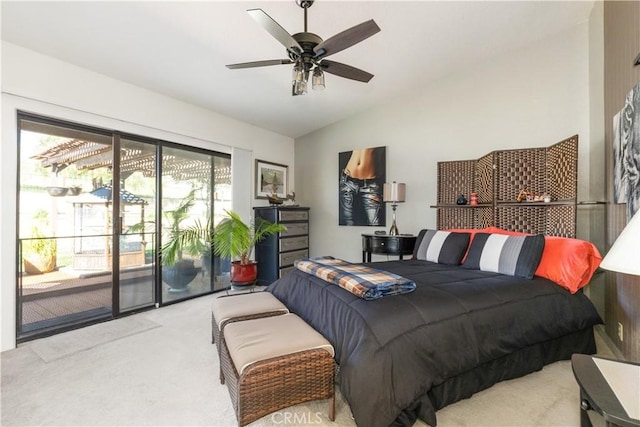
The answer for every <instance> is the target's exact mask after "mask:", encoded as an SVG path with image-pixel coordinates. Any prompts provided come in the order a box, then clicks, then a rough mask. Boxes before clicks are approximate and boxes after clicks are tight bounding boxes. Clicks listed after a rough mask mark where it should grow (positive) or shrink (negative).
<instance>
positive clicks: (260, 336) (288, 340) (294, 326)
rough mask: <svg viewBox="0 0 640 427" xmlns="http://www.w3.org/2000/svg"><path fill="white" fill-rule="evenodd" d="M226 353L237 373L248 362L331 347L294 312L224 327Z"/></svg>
mask: <svg viewBox="0 0 640 427" xmlns="http://www.w3.org/2000/svg"><path fill="white" fill-rule="evenodd" d="M224 339H225V341H226V344H227V348H228V349H229V356H230V357H231V360H232V361H233V364H234V365H235V367H236V370H237V371H238V374H239V375H242V372H243V371H244V370H245V369H246V368H247V367H248V366H250V365H251V364H253V363H256V362H259V361H262V360H266V359H271V358H274V357H278V356H285V355H287V354H292V353H297V352H301V351H305V350H312V349H317V348H320V349H324V350H326V351H327V352H328V353H329V354H330V355H331V357H333V356H334V351H333V346H332V345H331V344H330V343H329V341H327V340H326V339H325V338H324V337H323V336H322V335H320V333H318V332H317V331H316V330H315V329H313V328H312V327H311V326H309V325H308V324H307V323H306V322H305V321H304V320H302V319H301V318H300V317H298V316H297V315H295V314H292V313H289V314H285V315H282V316H273V317H267V318H263V319H254V320H245V321H242V322H233V323H230V324H228V325H227V326H226V327H225V329H224Z"/></svg>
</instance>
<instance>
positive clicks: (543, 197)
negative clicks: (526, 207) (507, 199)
mask: <svg viewBox="0 0 640 427" xmlns="http://www.w3.org/2000/svg"><path fill="white" fill-rule="evenodd" d="M523 200H525V201H527V202H545V203H549V202H551V196H550V195H548V194H547V193H543V194H533V193H532V192H531V191H528V190H520V192H519V193H518V196H517V197H516V201H517V202H522V201H523Z"/></svg>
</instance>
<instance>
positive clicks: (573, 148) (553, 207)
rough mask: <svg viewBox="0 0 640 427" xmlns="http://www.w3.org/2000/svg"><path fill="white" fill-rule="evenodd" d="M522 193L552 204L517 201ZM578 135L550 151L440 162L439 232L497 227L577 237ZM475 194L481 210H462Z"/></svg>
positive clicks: (502, 153)
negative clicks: (461, 202) (458, 202)
mask: <svg viewBox="0 0 640 427" xmlns="http://www.w3.org/2000/svg"><path fill="white" fill-rule="evenodd" d="M521 190H526V191H528V192H530V193H533V194H534V195H538V196H541V195H548V196H550V198H551V201H550V202H544V201H537V200H536V201H521V202H518V201H517V200H516V199H517V197H518V194H519V193H520V191H521ZM577 191H578V135H574V136H572V137H570V138H567V139H565V140H563V141H560V142H558V143H556V144H553V145H551V146H549V147H546V148H525V149H516V150H500V151H493V152H491V153H489V154H487V155H485V156H483V157H481V158H479V159H477V160H460V161H449V162H438V204H437V205H436V206H433V207H435V208H437V209H438V219H437V221H438V229H449V228H484V227H488V226H496V227H500V228H503V229H506V230H513V231H520V232H525V233H542V234H547V235H554V236H562V237H575V235H576V211H577V209H576V208H577V203H576V202H577ZM472 192H476V193H477V196H478V205H475V206H470V205H468V204H467V205H464V206H458V205H456V199H457V198H458V196H459V195H460V194H463V195H464V196H465V197H466V198H467V200H468V199H469V198H470V197H469V196H470V194H471V193H472Z"/></svg>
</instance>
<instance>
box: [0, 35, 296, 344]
mask: <svg viewBox="0 0 640 427" xmlns="http://www.w3.org/2000/svg"><path fill="white" fill-rule="evenodd" d="M1 82H2V114H1V120H2V143H1V144H0V165H1V166H2V168H1V171H0V200H2V209H0V297H1V298H0V308H1V313H2V314H1V315H0V334H1V350H2V351H4V350H7V349H11V348H14V347H15V307H16V299H15V298H16V254H15V236H16V214H15V213H16V171H17V143H16V142H17V131H16V123H17V119H16V112H17V110H23V111H29V112H33V113H37V114H41V115H45V116H50V117H55V118H60V119H64V120H69V121H73V122H79V123H84V124H88V125H93V126H97V127H102V128H107V129H114V130H120V131H124V132H130V133H133V134H138V135H144V136H149V137H155V138H159V139H163V140H167V141H171V142H176V143H180V144H185V145H191V146H197V147H202V148H207V149H211V150H216V151H220V152H224V153H232V151H233V150H236V152H244V151H246V152H248V153H249V155H243V156H241V157H242V158H244V159H245V161H244V162H243V164H240V165H238V164H236V163H234V170H233V173H234V174H238V173H240V174H246V176H249V177H251V176H252V174H253V170H254V167H253V159H263V160H272V161H275V162H277V163H284V164H288V165H290V166H291V168H290V173H291V177H290V179H294V176H295V174H294V168H293V165H294V154H293V152H294V147H293V139H291V138H289V137H286V136H282V135H279V134H276V133H274V132H271V131H267V130H264V129H261V128H258V127H256V126H252V125H249V124H246V123H243V122H240V121H237V120H234V119H231V118H229V117H225V116H222V115H220V114H217V113H215V112H212V111H209V110H205V109H202V108H199V107H195V106H193V105H190V104H186V103H184V102H181V101H178V100H175V99H171V98H169V97H166V96H163V95H160V94H157V93H154V92H151V91H148V90H146V89H142V88H140V87H137V86H133V85H131V84H128V83H124V82H122V81H118V80H115V79H112V78H109V77H106V76H104V75H101V74H98V73H95V72H93V71H89V70H87V69H83V68H80V67H77V66H74V65H72V64H69V63H66V62H62V61H59V60H56V59H53V58H51V57H47V56H44V55H41V54H38V53H36V52H33V51H30V50H27V49H24V48H21V47H19V46H16V45H13V44H11V43H7V42H2V75H1ZM238 149H241V150H242V151H239V150H238ZM236 183H242V184H241V185H244V186H245V187H246V188H244V189H240V188H234V194H236V195H240V194H242V193H243V192H244V194H245V195H251V194H253V193H252V191H253V189H252V183H253V179H252V178H249V179H244V180H234V185H235V184H236ZM248 200H249V197H245V198H243V200H241V201H240V202H241V203H240V205H239V207H241V208H242V210H243V211H245V212H241V214H243V216H244V217H247V218H248V217H249V216H250V214H251V212H250V209H249V204H248V203H250V202H248ZM251 200H252V198H251Z"/></svg>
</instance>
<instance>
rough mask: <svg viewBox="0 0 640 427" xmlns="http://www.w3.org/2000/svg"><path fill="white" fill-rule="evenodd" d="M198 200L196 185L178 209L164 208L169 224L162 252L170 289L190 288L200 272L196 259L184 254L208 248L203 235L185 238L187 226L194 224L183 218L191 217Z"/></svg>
mask: <svg viewBox="0 0 640 427" xmlns="http://www.w3.org/2000/svg"><path fill="white" fill-rule="evenodd" d="M194 204H195V189H192V190H191V191H190V192H189V194H187V196H186V197H185V198H184V199H183V200H182V201H181V203H180V204H179V205H178V206H177V207H176V208H175V209H173V210H169V211H164V217H165V220H166V223H167V224H168V227H167V228H166V229H165V232H164V236H163V238H164V244H163V245H162V248H161V252H160V256H161V260H162V280H164V281H165V282H166V283H167V284H168V285H169V288H170V289H169V291H170V292H182V291H184V290H186V289H187V285H188V284H189V283H190V282H191V281H192V280H193V279H195V278H196V276H197V275H198V269H197V268H196V267H195V266H194V260H193V259H188V258H184V255H185V254H187V255H198V254H200V253H202V252H203V251H204V250H205V248H206V246H205V244H204V242H203V241H202V240H201V239H200V238H199V237H197V236H196V237H192V238H185V235H184V233H183V228H186V229H188V228H192V227H184V226H183V222H184V221H185V220H186V219H187V218H189V210H190V209H191V208H192V207H193V205H194ZM196 225H198V224H196Z"/></svg>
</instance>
